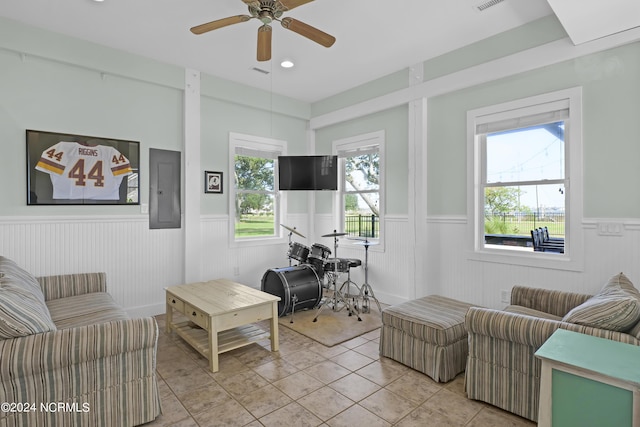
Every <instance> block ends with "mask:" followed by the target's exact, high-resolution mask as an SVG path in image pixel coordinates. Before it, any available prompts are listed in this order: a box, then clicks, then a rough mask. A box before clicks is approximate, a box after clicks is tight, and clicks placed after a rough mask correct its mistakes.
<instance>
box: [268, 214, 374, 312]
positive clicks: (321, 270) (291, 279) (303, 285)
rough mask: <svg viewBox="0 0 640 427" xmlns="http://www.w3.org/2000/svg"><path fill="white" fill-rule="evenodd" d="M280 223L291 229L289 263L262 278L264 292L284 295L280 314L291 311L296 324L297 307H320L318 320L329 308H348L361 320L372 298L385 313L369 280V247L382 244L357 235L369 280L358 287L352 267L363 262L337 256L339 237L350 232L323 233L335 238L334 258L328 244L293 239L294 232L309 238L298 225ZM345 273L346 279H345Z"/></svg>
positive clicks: (339, 309)
mask: <svg viewBox="0 0 640 427" xmlns="http://www.w3.org/2000/svg"><path fill="white" fill-rule="evenodd" d="M280 225H281V226H282V227H283V228H285V229H286V230H288V231H289V250H288V252H287V258H288V259H289V266H288V267H281V268H272V269H269V270H267V271H266V272H265V274H264V275H263V277H262V285H261V289H262V291H263V292H267V293H270V294H272V295H276V296H279V297H280V302H278V316H280V317H282V316H285V315H286V314H289V313H290V314H291V320H290V322H291V323H293V316H294V313H295V312H296V310H304V309H315V308H317V309H318V311H317V313H316V316H315V317H314V319H313V321H314V322H316V321H317V320H318V317H319V316H320V314H321V313H322V312H323V311H324V310H326V309H331V310H334V311H341V310H343V309H345V308H346V310H347V313H348V314H349V316H353V315H355V316H356V317H357V318H358V320H360V321H361V320H362V319H361V318H360V313H368V312H369V311H370V310H371V308H370V307H371V304H370V300H374V301H375V302H376V304H377V306H378V310H379V311H380V312H381V313H382V309H381V307H380V302H379V301H378V299H377V298H376V297H375V295H374V293H373V288H372V287H371V285H369V281H368V280H369V278H368V261H369V260H368V249H369V246H371V245H376V244H378V243H377V242H373V241H369V240H367V239H365V240H362V239H361V238H354V239H355V240H358V241H357V242H355V244H357V245H362V246H364V248H365V262H364V273H365V281H364V284H363V285H362V286H358V285H357V284H356V283H355V282H353V281H352V280H351V269H352V268H356V267H359V266H361V265H362V261H361V260H359V259H356V258H338V256H337V253H338V237H342V236H346V235H347V233H338V232H337V231H336V230H334V231H333V233H329V234H324V235H323V236H322V237H333V239H334V245H333V254H334V258H330V255H331V254H332V252H331V249H329V248H328V247H327V246H324V245H321V244H319V243H314V244H313V245H311V247H308V246H305V245H303V244H301V243H298V242H292V240H291V238H292V235H293V234H295V235H297V236H300V237H302V238H303V239H305V238H306V237H305V236H304V235H302V234H301V233H300V232H299V231H297V230H296V228H295V227H288V226H286V225H284V224H280ZM294 262H297V265H292V264H293V263H294ZM345 274H346V279H344V280H343V275H345ZM352 287H353V291H354V292H352ZM323 289H326V290H327V292H326V295H323Z"/></svg>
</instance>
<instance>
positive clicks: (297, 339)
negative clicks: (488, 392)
mask: <svg viewBox="0 0 640 427" xmlns="http://www.w3.org/2000/svg"><path fill="white" fill-rule="evenodd" d="M366 315H369V314H366ZM371 315H379V314H378V313H377V309H376V308H375V306H374V307H372V313H371ZM354 321H355V320H354ZM260 324H263V326H262V328H263V329H266V328H267V327H268V322H267V323H265V322H260ZM379 334H380V331H379V329H378V330H376V331H372V332H369V333H367V334H364V335H362V336H360V337H358V338H356V339H353V340H350V341H347V342H346V343H343V344H339V345H336V346H333V347H327V346H324V345H322V344H319V343H317V342H315V341H313V340H311V339H309V338H307V337H305V336H303V335H301V334H299V333H297V332H295V331H293V330H290V329H288V328H285V327H283V328H280V351H279V352H271V351H270V343H269V341H268V340H262V341H260V342H258V343H255V344H252V345H250V346H247V347H242V348H239V349H236V350H233V351H230V352H227V353H223V354H221V355H220V356H219V364H220V370H219V371H218V372H215V373H214V372H211V371H210V370H209V369H208V366H209V364H208V360H206V358H204V357H202V356H201V355H200V354H199V353H197V352H195V351H194V350H193V349H192V348H190V347H189V346H188V345H187V344H186V343H185V342H184V341H183V340H182V339H181V338H180V337H178V336H177V335H176V334H170V335H168V334H165V333H164V332H163V331H161V334H160V337H159V340H158V355H157V363H158V370H157V372H158V386H159V393H160V398H161V401H162V409H163V414H162V415H161V416H160V417H158V418H157V419H156V420H155V421H153V422H151V423H148V424H146V426H148V427H157V426H162V427H164V426H176V427H196V426H198V427H208V426H225V427H226V426H243V427H263V426H267V427H269V426H275V425H277V426H288V425H295V426H296V427H297V426H307V425H308V426H330V427H338V426H350V427H351V426H354V427H360V426H365V427H376V426H389V425H394V426H401V427H411V426H420V427H423V426H447V427H456V426H465V427H485V426H513V427H535V425H536V424H535V423H532V422H530V421H528V420H525V419H523V418H520V417H518V416H516V415H513V414H510V413H508V412H505V411H502V410H500V409H498V408H495V407H492V406H490V405H487V404H485V403H482V402H477V401H473V400H469V399H467V398H466V394H465V392H464V374H460V375H458V376H457V377H456V378H455V379H454V380H453V381H450V382H448V383H446V384H441V383H436V382H434V381H433V380H431V379H430V378H429V377H427V376H426V375H423V374H422V373H420V372H418V371H415V370H412V369H410V368H408V367H407V366H404V365H402V364H400V363H398V362H396V361H394V360H391V359H388V358H385V357H380V356H379V353H378V348H379V340H380V335H379ZM329 359H331V360H329ZM365 361H367V362H368V364H366V365H365V366H361V365H362V364H363V363H364V362H365ZM356 402H357V403H356ZM254 415H255V416H254ZM258 418H259V420H258Z"/></svg>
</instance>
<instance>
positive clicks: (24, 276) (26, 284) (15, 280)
mask: <svg viewBox="0 0 640 427" xmlns="http://www.w3.org/2000/svg"><path fill="white" fill-rule="evenodd" d="M5 281H10V282H11V283H12V284H13V285H15V286H20V287H21V288H24V289H25V290H27V291H29V292H31V293H32V294H33V296H34V297H36V298H38V299H39V300H40V301H42V303H43V304H44V294H43V293H42V288H41V287H40V283H38V280H37V279H36V278H35V277H34V276H33V275H32V274H31V273H29V272H28V271H26V270H24V269H22V268H20V267H19V266H18V264H16V263H15V262H14V261H12V260H10V259H9V258H5V257H3V256H0V283H3V282H5Z"/></svg>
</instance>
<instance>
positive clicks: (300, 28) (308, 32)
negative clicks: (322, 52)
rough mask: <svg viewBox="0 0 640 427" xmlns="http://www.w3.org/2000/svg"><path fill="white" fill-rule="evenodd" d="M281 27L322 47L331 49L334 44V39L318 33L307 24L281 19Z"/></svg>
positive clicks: (291, 19)
mask: <svg viewBox="0 0 640 427" xmlns="http://www.w3.org/2000/svg"><path fill="white" fill-rule="evenodd" d="M281 22H282V26H283V27H284V28H286V29H287V30H291V31H293V32H294V33H298V34H300V35H301V36H304V37H306V38H308V39H309V40H312V41H314V42H316V43H318V44H321V45H322V46H324V47H331V46H333V44H334V43H335V42H336V38H335V37H333V36H332V35H329V34H327V33H325V32H324V31H320V30H318V29H317V28H314V27H312V26H311V25H309V24H305V23H304V22H301V21H298V20H296V19H293V18H289V17H287V18H282V21H281Z"/></svg>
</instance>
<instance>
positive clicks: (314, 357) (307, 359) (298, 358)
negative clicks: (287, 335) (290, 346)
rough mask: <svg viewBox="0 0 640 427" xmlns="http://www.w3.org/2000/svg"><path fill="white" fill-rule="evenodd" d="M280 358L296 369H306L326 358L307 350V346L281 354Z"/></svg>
mask: <svg viewBox="0 0 640 427" xmlns="http://www.w3.org/2000/svg"><path fill="white" fill-rule="evenodd" d="M282 358H283V359H284V360H286V361H287V362H288V363H290V364H292V365H293V366H295V367H296V368H298V369H306V368H308V367H310V366H313V365H317V364H318V363H321V362H324V361H325V360H326V358H325V357H323V356H321V355H319V354H318V353H316V352H314V351H312V350H309V349H308V348H307V347H305V348H303V349H302V350H299V351H296V352H294V353H290V354H286V355H283V356H282Z"/></svg>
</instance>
